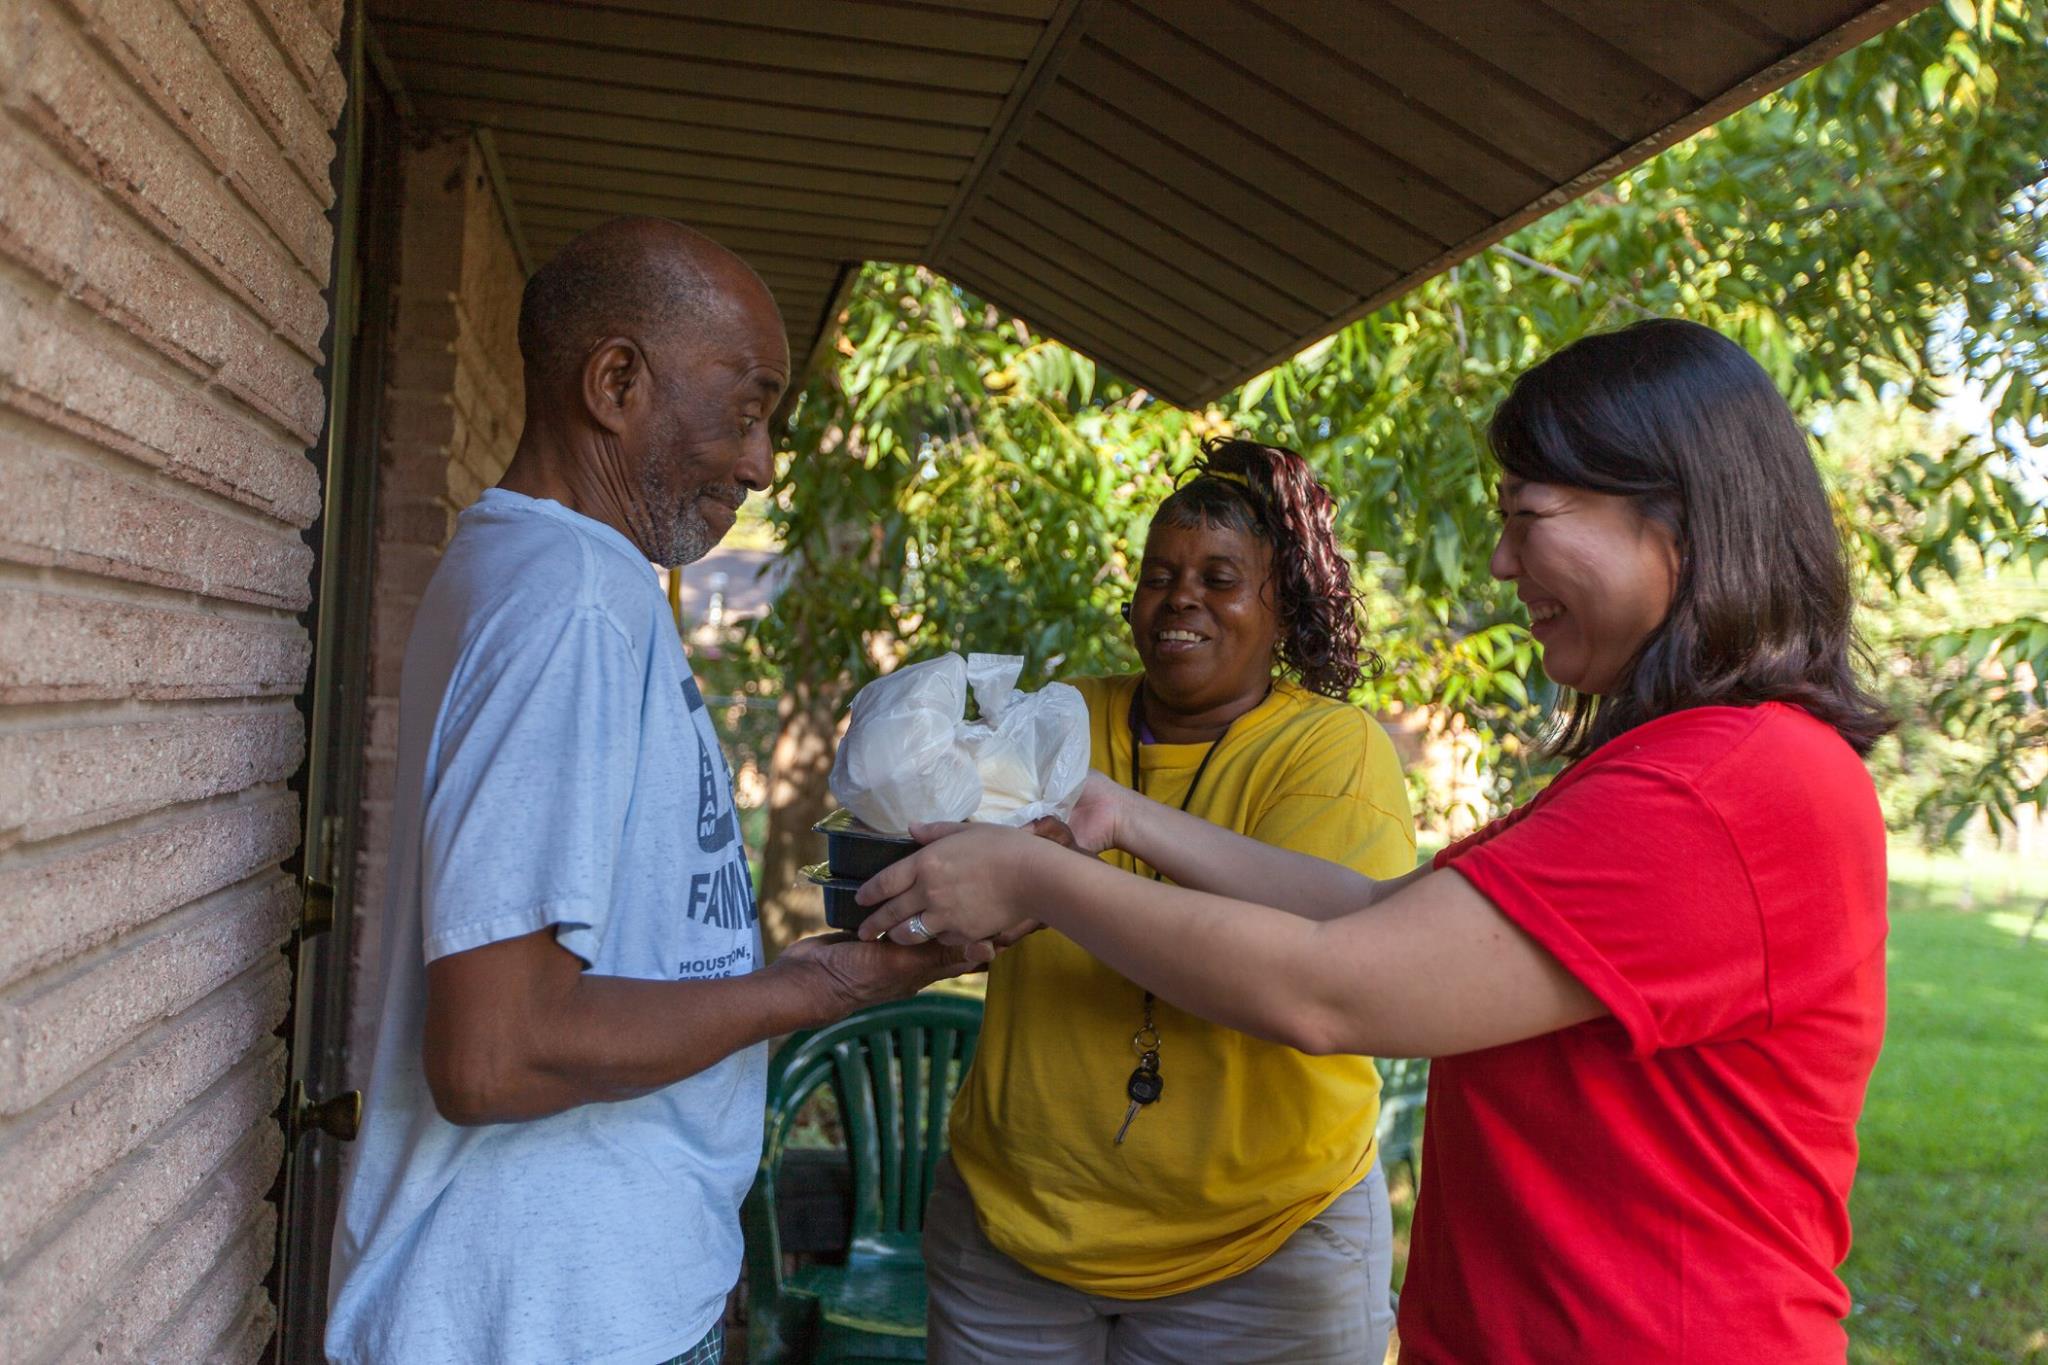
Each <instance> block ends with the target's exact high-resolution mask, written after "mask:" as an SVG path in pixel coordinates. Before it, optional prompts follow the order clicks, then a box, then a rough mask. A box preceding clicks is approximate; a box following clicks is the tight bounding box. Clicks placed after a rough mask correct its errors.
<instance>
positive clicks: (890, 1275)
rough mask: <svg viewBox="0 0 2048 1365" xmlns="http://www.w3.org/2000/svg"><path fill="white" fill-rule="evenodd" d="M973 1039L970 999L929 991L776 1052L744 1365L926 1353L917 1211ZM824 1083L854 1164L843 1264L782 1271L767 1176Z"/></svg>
mask: <svg viewBox="0 0 2048 1365" xmlns="http://www.w3.org/2000/svg"><path fill="white" fill-rule="evenodd" d="M980 1036H981V1002H980V1001H979V1000H975V999H972V998H969V997H964V996H951V995H938V994H931V995H921V996H917V997H915V998H913V999H910V1000H898V1001H893V1002H891V1003H889V1004H886V1005H877V1006H875V1007H873V1008H871V1009H866V1010H862V1011H861V1012H860V1013H859V1014H856V1015H854V1016H852V1017H851V1018H848V1019H843V1020H841V1021H840V1022H839V1023H836V1024H833V1025H830V1026H829V1027H826V1028H822V1029H817V1030H814V1031H812V1032H808V1033H799V1034H796V1035H794V1036H792V1037H791V1038H790V1039H789V1041H788V1042H786V1043H784V1044H783V1045H782V1046H781V1047H780V1048H779V1049H777V1050H776V1053H775V1056H774V1057H773V1058H772V1059H771V1060H770V1061H769V1063H768V1114H767V1143H766V1147H765V1148H764V1150H763V1152H762V1155H761V1170H760V1173H759V1174H758V1175H757V1176H756V1177H755V1179H754V1188H753V1189H752V1190H751V1191H749V1192H748V1194H747V1198H746V1203H745V1204H744V1205H743V1206H742V1208H741V1211H740V1221H741V1225H742V1226H743V1227H744V1228H745V1230H746V1237H747V1324H748V1325H747V1359H748V1361H749V1362H750V1363H752V1365H769V1362H777V1361H819V1362H832V1365H866V1363H867V1362H881V1361H905V1360H923V1359H924V1337H925V1278H924V1253H923V1251H922V1249H921V1246H920V1242H921V1240H922V1234H923V1230H924V1206H925V1201H926V1199H928V1198H929V1197H930V1196H931V1192H932V1180H933V1174H934V1172H935V1171H936V1170H937V1168H938V1164H939V1158H940V1157H942V1156H944V1155H945V1151H946V1119H947V1115H948V1114H949V1113H950V1112H951V1110H952V1107H953V1092H954V1091H955V1090H957V1089H958V1088H959V1085H960V1080H961V1078H962V1077H963V1076H964V1075H965V1074H966V1072H967V1064H968V1062H969V1061H971V1060H972V1059H973V1056H974V1045H975V1043H976V1041H977V1040H978V1039H979V1038H980ZM828 1084H829V1085H830V1086H831V1087H832V1092H833V1094H834V1096H835V1097H836V1098H837V1099H838V1101H839V1115H840V1123H841V1125H842V1127H843V1128H844V1130H845V1135H846V1146H847V1157H848V1160H849V1162H850V1164H851V1167H852V1175H853V1210H852V1221H851V1227H852V1243H851V1246H850V1248H849V1249H848V1252H847V1256H846V1262H845V1264H843V1265H822V1264H821V1265H807V1266H803V1267H802V1268H800V1269H798V1270H797V1271H796V1272H795V1273H794V1274H791V1275H785V1274H784V1267H783V1253H782V1229H781V1227H780V1225H779V1224H778V1223H777V1221H776V1192H775V1180H776V1175H777V1173H778V1172H779V1171H780V1170H781V1168H782V1160H783V1148H784V1144H785V1143H786V1142H787V1141H788V1139H789V1134H790V1129H791V1127H792V1126H793V1125H794V1123H795V1121H796V1117H797V1113H798V1111H799V1110H801V1109H802V1108H803V1106H804V1103H805V1101H807V1100H809V1099H810V1098H811V1096H812V1095H814V1094H815V1093H816V1092H817V1091H818V1088H819V1087H820V1086H824V1085H828Z"/></svg>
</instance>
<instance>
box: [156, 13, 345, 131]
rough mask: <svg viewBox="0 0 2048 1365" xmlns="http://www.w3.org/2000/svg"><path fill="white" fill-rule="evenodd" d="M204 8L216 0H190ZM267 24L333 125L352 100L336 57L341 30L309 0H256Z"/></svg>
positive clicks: (318, 105) (316, 104)
mask: <svg viewBox="0 0 2048 1365" xmlns="http://www.w3.org/2000/svg"><path fill="white" fill-rule="evenodd" d="M186 3H187V4H188V5H190V6H193V7H201V6H203V5H205V4H208V3H213V0H186ZM256 5H257V8H258V9H260V10H261V11H262V12H263V18H264V21H265V23H267V24H268V25H269V28H270V31H271V32H272V33H273V34H275V35H276V36H277V41H278V45H279V46H280V47H282V48H283V49H284V52H285V55H286V56H288V57H290V58H291V61H292V66H293V67H294V68H295V69H296V70H297V72H298V74H299V79H300V80H301V81H303V82H304V83H305V86H306V89H307V91H308V92H309V93H310V94H311V96H312V99H313V103H314V105H315V107H317V108H318V109H319V110H320V112H321V113H322V114H323V115H325V116H326V119H327V122H328V124H329V126H330V127H331V126H332V125H333V124H334V123H335V122H336V121H337V120H339V119H340V117H341V109H342V105H343V104H345V103H346V102H347V100H348V81H347V78H346V77H345V76H343V74H342V70H341V64H340V62H339V61H337V60H336V56H335V50H336V47H337V46H338V44H337V41H336V40H337V38H338V37H339V35H340V29H339V27H338V26H337V27H336V28H333V29H329V28H327V27H326V26H325V25H323V24H322V23H321V22H320V20H319V19H317V18H316V17H314V14H313V10H312V7H311V6H309V5H307V4H306V3H305V0H256Z"/></svg>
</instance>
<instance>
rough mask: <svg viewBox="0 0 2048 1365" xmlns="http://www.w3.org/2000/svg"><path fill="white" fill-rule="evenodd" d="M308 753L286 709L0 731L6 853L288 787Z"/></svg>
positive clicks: (302, 728) (301, 726)
mask: <svg viewBox="0 0 2048 1365" xmlns="http://www.w3.org/2000/svg"><path fill="white" fill-rule="evenodd" d="M305 748H306V725H305V719H304V717H302V716H301V715H300V714H299V713H298V711H296V710H295V709H292V708H290V707H288V706H266V707H261V708H248V709H237V710H234V711H227V712H205V711H180V712H176V713H172V714H169V715H167V716H166V717H165V718H164V719H162V720H148V721H124V722H121V723H118V724H114V725H76V726H63V727H60V728H55V729H47V730H19V731H15V732H13V733H9V734H0V848H5V847H7V846H8V845H9V844H11V843H15V842H18V841H20V840H33V839H50V838H54V837H56V836H58V835H60V834H70V833H73V832H74V831H77V830H81V829H89V828H91V827H93V826H95V825H104V824H109V823H111V822H113V821H115V820H123V819H126V818H128V817H129V816H133V815H140V814H142V813H144V812H145V811H151V810H155V809H157V808H159V807H162V806H169V805H175V804H178V803H181V802H187V801H201V800H205V799H206V798H208V797H213V796H225V795H227V794H228V793H230V792H238V791H241V790H242V789H243V788H245V787H253V786H255V785H256V784H258V783H262V782H282V781H284V780H285V779H286V778H288V777H290V776H291V775H292V773H293V772H294V771H295V770H296V769H297V768H298V766H299V762H300V760H301V759H302V758H303V757H304V756H305Z"/></svg>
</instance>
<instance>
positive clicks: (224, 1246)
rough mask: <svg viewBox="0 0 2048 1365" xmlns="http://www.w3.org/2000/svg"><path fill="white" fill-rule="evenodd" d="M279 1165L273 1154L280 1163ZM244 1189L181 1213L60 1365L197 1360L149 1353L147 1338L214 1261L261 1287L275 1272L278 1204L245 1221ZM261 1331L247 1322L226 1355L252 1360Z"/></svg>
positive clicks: (170, 1322) (173, 1314)
mask: <svg viewBox="0 0 2048 1365" xmlns="http://www.w3.org/2000/svg"><path fill="white" fill-rule="evenodd" d="M273 1131H275V1130H274V1129H273ZM276 1164H277V1163H276V1159H275V1158H273V1159H272V1162H271V1165H272V1166H273V1168H274V1167H275V1166H276ZM243 1194H244V1191H243V1190H242V1188H241V1187H240V1185H239V1183H238V1184H237V1185H236V1186H235V1187H234V1188H232V1189H230V1188H226V1187H223V1188H222V1189H220V1190H218V1191H216V1192H215V1193H214V1194H213V1195H212V1197H211V1198H210V1199H208V1201H207V1202H205V1203H203V1204H201V1205H200V1206H199V1207H198V1208H197V1209H195V1210H194V1211H193V1213H192V1215H191V1217H192V1219H193V1223H192V1224H191V1225H190V1226H187V1225H186V1224H185V1223H184V1222H183V1221H182V1216H181V1220H180V1222H179V1223H178V1224H177V1226H176V1228H175V1230H174V1231H173V1233H172V1234H171V1236H169V1237H168V1238H166V1239H165V1240H164V1242H163V1243H162V1244H161V1246H159V1247H158V1248H155V1249H153V1250H152V1251H151V1252H149V1253H145V1255H144V1257H143V1259H142V1260H141V1262H140V1263H139V1264H138V1265H137V1266H135V1267H133V1268H134V1270H135V1272H136V1273H135V1278H134V1279H133V1280H132V1281H131V1282H130V1283H129V1284H128V1285H126V1286H124V1287H123V1288H122V1289H121V1290H120V1291H118V1292H117V1293H115V1294H112V1295H109V1296H107V1297H105V1298H104V1299H103V1300H102V1302H101V1304H100V1305H98V1306H97V1307H96V1310H95V1311H94V1312H93V1314H92V1319H91V1331H90V1332H89V1333H83V1334H81V1336H80V1339H79V1340H78V1341H77V1343H76V1344H75V1345H73V1346H72V1347H71V1349H70V1350H68V1351H66V1352H65V1353H64V1354H63V1355H61V1356H59V1357H57V1360H58V1362H59V1365H104V1362H105V1361H107V1360H108V1359H115V1360H145V1361H151V1362H155V1361H164V1362H166V1365H169V1362H170V1361H173V1360H176V1361H179V1362H180V1365H182V1362H183V1361H184V1360H190V1359H193V1358H194V1357H189V1356H188V1357H164V1356H158V1355H155V1354H154V1353H150V1352H147V1350H146V1348H145V1346H144V1343H145V1342H147V1341H148V1340H149V1339H150V1338H151V1337H152V1336H160V1335H164V1334H166V1333H168V1332H169V1331H170V1330H171V1328H172V1327H173V1326H174V1325H175V1324H176V1322H177V1321H178V1315H179V1313H180V1311H181V1308H182V1306H183V1304H184V1303H185V1302H186V1301H187V1300H189V1299H190V1298H191V1296H192V1295H193V1294H194V1293H195V1292H196V1291H195V1290H194V1287H193V1284H192V1281H193V1279H194V1278H195V1277H198V1276H201V1275H204V1274H205V1272H206V1271H207V1269H208V1268H209V1267H213V1266H220V1267H223V1268H224V1269H225V1270H226V1271H227V1272H228V1273H230V1274H232V1275H234V1276H235V1277H236V1278H238V1279H240V1280H242V1281H243V1282H244V1283H255V1284H257V1285H259V1286H260V1285H261V1283H262V1281H263V1277H264V1276H266V1275H268V1274H269V1273H270V1263H271V1259H272V1257H273V1256H274V1255H275V1253H276V1248H277V1208H276V1206H275V1205H273V1204H270V1203H268V1202H266V1201H261V1200H259V1201H258V1202H256V1203H255V1205H254V1210H255V1211H254V1213H253V1214H251V1215H250V1216H248V1217H246V1218H245V1219H244V1220H243V1222H242V1223H241V1224H240V1225H239V1226H238V1225H236V1224H235V1223H234V1222H233V1218H234V1215H235V1213H236V1212H237V1211H238V1210H239V1209H241V1208H242V1207H243V1204H242V1202H241V1201H242V1196H243ZM223 1230H224V1231H223ZM259 1292H260V1291H259ZM255 1325H260V1326H263V1327H268V1326H269V1325H270V1323H269V1321H268V1320H258V1322H257V1323H256V1324H255ZM254 1335H255V1333H253V1332H252V1331H251V1330H250V1329H249V1327H244V1329H243V1330H242V1332H241V1333H239V1334H238V1335H237V1338H236V1339H235V1340H234V1341H233V1342H232V1343H229V1344H227V1345H226V1346H225V1347H224V1351H225V1356H224V1358H225V1359H229V1360H235V1361H245V1360H249V1359H252V1357H251V1356H250V1354H249V1345H250V1338H251V1337H252V1336H254ZM265 1335H266V1336H267V1333H266V1334H265Z"/></svg>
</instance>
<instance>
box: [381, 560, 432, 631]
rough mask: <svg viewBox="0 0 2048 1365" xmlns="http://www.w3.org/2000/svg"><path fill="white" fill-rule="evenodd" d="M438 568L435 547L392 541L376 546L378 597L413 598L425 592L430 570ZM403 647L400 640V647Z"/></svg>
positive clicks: (429, 578) (430, 576)
mask: <svg viewBox="0 0 2048 1365" xmlns="http://www.w3.org/2000/svg"><path fill="white" fill-rule="evenodd" d="M440 567H441V552H440V550H439V549H437V548H434V547H430V546H425V545H404V544H396V543H393V544H386V545H383V546H380V547H379V551H378V555H377V593H378V596H379V597H384V596H386V595H389V596H392V597H405V598H412V599H415V600H416V599H418V598H419V596H420V595H421V594H422V593H424V592H426V590H427V584H428V583H429V582H431V581H432V580H433V577H434V571H435V570H436V569H438V568H440ZM409 629H410V623H408V630H409ZM403 647H404V646H403V644H402V643H401V645H400V648H401V649H403Z"/></svg>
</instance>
